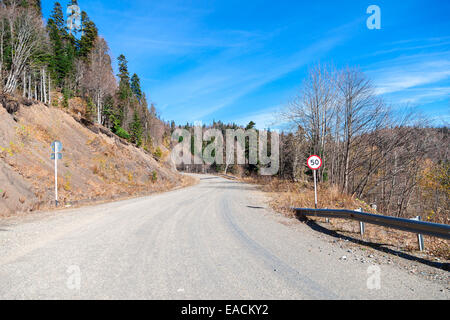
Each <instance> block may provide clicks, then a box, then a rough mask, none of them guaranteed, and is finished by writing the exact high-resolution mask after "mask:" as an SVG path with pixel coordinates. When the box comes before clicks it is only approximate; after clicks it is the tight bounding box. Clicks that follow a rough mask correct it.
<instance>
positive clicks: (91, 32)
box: [78, 11, 98, 61]
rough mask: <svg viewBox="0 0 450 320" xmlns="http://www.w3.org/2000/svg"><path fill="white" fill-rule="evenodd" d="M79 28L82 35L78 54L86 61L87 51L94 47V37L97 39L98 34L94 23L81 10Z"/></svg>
mask: <svg viewBox="0 0 450 320" xmlns="http://www.w3.org/2000/svg"><path fill="white" fill-rule="evenodd" d="M81 30H82V36H81V39H80V47H79V53H78V54H79V56H80V57H82V58H83V59H85V61H86V59H87V57H88V55H89V53H90V52H91V50H92V48H93V47H94V44H95V39H97V36H98V29H97V27H96V25H95V23H94V22H93V21H91V20H90V19H89V16H88V15H87V13H86V12H85V11H82V12H81Z"/></svg>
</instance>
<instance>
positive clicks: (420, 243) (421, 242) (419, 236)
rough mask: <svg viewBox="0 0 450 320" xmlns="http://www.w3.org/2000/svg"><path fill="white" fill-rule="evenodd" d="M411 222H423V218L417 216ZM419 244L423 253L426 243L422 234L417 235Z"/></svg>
mask: <svg viewBox="0 0 450 320" xmlns="http://www.w3.org/2000/svg"><path fill="white" fill-rule="evenodd" d="M411 220H416V221H422V218H421V216H417V217H415V218H413V219H411ZM417 242H418V243H419V250H420V251H423V250H424V249H425V243H424V241H423V235H421V234H420V233H418V234H417Z"/></svg>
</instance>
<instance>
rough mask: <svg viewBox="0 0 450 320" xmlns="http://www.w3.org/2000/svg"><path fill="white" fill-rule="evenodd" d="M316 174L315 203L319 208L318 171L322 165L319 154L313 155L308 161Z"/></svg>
mask: <svg viewBox="0 0 450 320" xmlns="http://www.w3.org/2000/svg"><path fill="white" fill-rule="evenodd" d="M306 164H307V165H308V167H309V168H310V169H311V170H312V171H313V174H314V203H315V206H316V209H317V174H316V171H317V170H319V169H320V167H322V159H321V158H320V157H319V156H316V155H312V156H311V157H309V158H308V161H307V163H306Z"/></svg>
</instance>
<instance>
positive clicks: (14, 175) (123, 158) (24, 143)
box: [0, 99, 191, 215]
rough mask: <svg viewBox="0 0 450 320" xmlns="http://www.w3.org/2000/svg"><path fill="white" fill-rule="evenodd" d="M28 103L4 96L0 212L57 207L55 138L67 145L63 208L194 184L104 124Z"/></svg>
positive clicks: (61, 171)
mask: <svg viewBox="0 0 450 320" xmlns="http://www.w3.org/2000/svg"><path fill="white" fill-rule="evenodd" d="M25 104H27V105H29V106H26V105H25ZM25 104H23V102H22V103H19V102H15V101H14V100H11V99H10V100H9V101H8V100H6V102H5V100H4V99H3V107H2V106H1V105H0V159H1V160H0V199H1V201H0V215H10V214H13V213H16V212H31V211H35V210H43V209H49V208H53V207H54V161H52V160H51V159H50V153H51V148H50V144H51V142H52V141H54V140H59V141H61V142H62V144H63V159H62V160H60V161H59V162H58V163H59V166H58V167H59V171H58V178H59V180H58V188H59V200H60V203H61V206H69V205H77V204H81V203H85V202H87V203H89V202H92V201H94V200H109V199H117V198H124V197H129V196H136V195H144V194H149V193H152V192H159V191H164V190H169V189H171V188H174V187H177V186H181V185H185V184H189V183H190V182H191V181H189V178H187V177H183V176H182V175H180V174H179V173H178V172H177V171H176V169H175V167H174V166H172V165H171V164H170V163H169V162H165V161H164V160H161V161H160V162H158V161H157V160H155V159H154V158H153V156H152V155H151V154H150V153H148V152H146V151H144V150H142V149H139V148H136V147H135V146H134V145H132V144H130V143H129V142H127V141H126V140H123V139H121V138H119V137H117V136H115V135H113V134H112V133H111V132H110V131H109V130H108V129H106V128H104V127H102V126H99V125H94V124H92V123H89V122H88V121H86V120H83V119H81V118H78V119H77V118H76V117H74V116H71V115H70V114H68V113H66V112H64V111H63V110H61V109H59V108H53V107H48V106H46V105H44V104H42V103H34V104H33V103H31V101H27V102H25ZM5 108H9V112H10V113H11V114H10V113H9V112H8V111H7V110H6V109H5ZM15 109H18V110H15ZM82 123H83V124H82Z"/></svg>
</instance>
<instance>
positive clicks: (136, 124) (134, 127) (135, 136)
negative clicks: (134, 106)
mask: <svg viewBox="0 0 450 320" xmlns="http://www.w3.org/2000/svg"><path fill="white" fill-rule="evenodd" d="M130 139H131V142H132V143H135V144H136V146H138V147H140V146H141V145H142V123H141V119H140V118H139V114H138V113H137V111H136V110H135V111H134V115H133V122H132V123H131V124H130Z"/></svg>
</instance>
